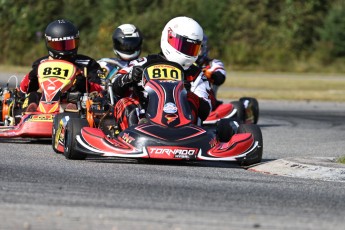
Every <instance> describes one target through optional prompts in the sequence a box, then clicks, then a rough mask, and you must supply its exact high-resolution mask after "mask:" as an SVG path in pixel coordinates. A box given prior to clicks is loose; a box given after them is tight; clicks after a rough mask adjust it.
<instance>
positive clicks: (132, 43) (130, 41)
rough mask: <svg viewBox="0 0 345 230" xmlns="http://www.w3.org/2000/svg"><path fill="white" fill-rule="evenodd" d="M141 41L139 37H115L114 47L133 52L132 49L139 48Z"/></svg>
mask: <svg viewBox="0 0 345 230" xmlns="http://www.w3.org/2000/svg"><path fill="white" fill-rule="evenodd" d="M120 40H121V41H120ZM141 41H142V40H141V38H139V37H126V38H121V39H116V40H115V44H114V49H116V50H119V51H121V52H128V53H133V52H134V51H136V50H139V49H140V46H141Z"/></svg>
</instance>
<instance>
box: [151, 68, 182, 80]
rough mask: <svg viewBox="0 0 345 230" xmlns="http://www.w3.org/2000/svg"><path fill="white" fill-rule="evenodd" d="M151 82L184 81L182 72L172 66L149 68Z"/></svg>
mask: <svg viewBox="0 0 345 230" xmlns="http://www.w3.org/2000/svg"><path fill="white" fill-rule="evenodd" d="M147 75H148V77H149V78H150V79H151V80H170V81H182V71H181V70H180V69H179V68H177V67H174V66H171V65H163V64H162V65H154V66H150V67H148V68H147Z"/></svg>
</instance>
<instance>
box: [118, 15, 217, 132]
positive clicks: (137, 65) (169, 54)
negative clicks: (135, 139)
mask: <svg viewBox="0 0 345 230" xmlns="http://www.w3.org/2000/svg"><path fill="white" fill-rule="evenodd" d="M202 39H203V29H202V28H201V26H200V25H199V24H198V23H197V22H196V21H195V20H194V19H192V18H188V17H185V16H180V17H176V18H173V19H171V20H170V21H169V22H168V23H167V24H166V25H165V27H164V29H163V31H162V36H161V42H160V46H161V52H160V53H158V54H152V55H148V56H147V57H144V58H139V59H136V60H134V61H132V62H131V63H130V64H129V66H128V67H125V68H123V69H121V70H120V71H119V74H118V75H117V76H116V78H115V81H114V83H113V91H114V93H115V94H117V96H119V97H124V96H126V94H127V92H128V89H129V88H133V93H134V95H133V96H132V97H125V98H122V99H121V100H120V101H118V103H120V105H119V104H117V107H120V109H119V111H116V112H115V117H116V120H117V122H118V124H119V126H120V128H121V129H122V130H124V129H125V128H127V127H129V126H131V125H133V124H137V123H138V122H139V123H141V122H142V120H145V119H144V118H143V119H140V118H141V117H140V114H142V113H143V112H144V111H142V110H145V101H146V98H145V91H144V88H143V87H142V82H141V81H142V78H141V75H142V72H143V69H144V68H145V67H146V66H148V65H151V64H153V63H160V62H162V61H165V60H167V61H171V62H175V63H177V64H179V65H180V66H181V67H182V68H183V70H184V76H185V88H186V89H187V92H188V93H187V98H188V102H189V104H190V106H191V109H192V113H193V114H192V115H193V123H195V124H197V122H198V118H200V119H201V121H203V120H205V119H206V118H207V116H208V115H209V113H210V111H211V100H210V96H209V92H210V90H211V88H210V84H209V82H208V80H207V78H206V77H205V76H204V75H203V72H202V71H201V69H200V68H199V67H198V66H196V65H194V64H193V63H195V61H196V60H197V58H198V54H199V51H200V48H201V42H202ZM139 108H140V109H139ZM138 111H139V112H138ZM144 122H145V121H144Z"/></svg>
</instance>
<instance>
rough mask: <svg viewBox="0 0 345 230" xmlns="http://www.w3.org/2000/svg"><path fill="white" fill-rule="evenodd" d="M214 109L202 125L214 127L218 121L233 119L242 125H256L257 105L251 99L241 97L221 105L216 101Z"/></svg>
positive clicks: (257, 117)
mask: <svg viewBox="0 0 345 230" xmlns="http://www.w3.org/2000/svg"><path fill="white" fill-rule="evenodd" d="M216 106H217V107H216V109H214V110H213V111H212V112H211V113H210V115H209V116H208V117H207V119H206V120H205V121H203V124H205V125H215V124H216V123H217V122H218V121H219V120H220V119H223V118H233V119H237V120H238V121H239V122H240V123H244V124H257V122H258V119H259V103H258V101H257V100H256V99H255V98H252V97H241V98H240V99H239V100H238V101H231V102H229V103H223V102H222V101H218V100H217V105H216Z"/></svg>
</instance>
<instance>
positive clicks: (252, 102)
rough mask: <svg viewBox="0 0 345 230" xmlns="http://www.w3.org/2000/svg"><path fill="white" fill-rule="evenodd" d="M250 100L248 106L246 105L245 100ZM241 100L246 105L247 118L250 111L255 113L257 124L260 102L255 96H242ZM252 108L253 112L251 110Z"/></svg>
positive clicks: (254, 122)
mask: <svg viewBox="0 0 345 230" xmlns="http://www.w3.org/2000/svg"><path fill="white" fill-rule="evenodd" d="M247 100H248V101H249V102H248V108H246V107H245V106H244V103H245V101H247ZM240 102H242V104H243V106H244V107H245V119H247V118H248V117H249V116H251V115H249V114H248V113H253V124H257V123H258V120H259V102H258V100H256V99H255V98H253V97H241V98H240ZM248 110H249V112H248ZM250 110H251V112H250Z"/></svg>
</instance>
